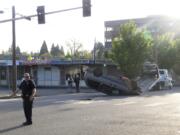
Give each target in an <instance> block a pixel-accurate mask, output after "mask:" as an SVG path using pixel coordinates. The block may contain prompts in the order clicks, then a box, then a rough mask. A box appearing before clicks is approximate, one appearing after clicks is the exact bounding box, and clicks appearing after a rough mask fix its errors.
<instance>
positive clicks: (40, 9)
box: [37, 6, 45, 24]
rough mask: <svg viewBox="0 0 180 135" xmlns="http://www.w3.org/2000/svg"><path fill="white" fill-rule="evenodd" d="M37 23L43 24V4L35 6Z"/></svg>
mask: <svg viewBox="0 0 180 135" xmlns="http://www.w3.org/2000/svg"><path fill="white" fill-rule="evenodd" d="M37 16H38V24H45V9H44V6H38V7H37Z"/></svg>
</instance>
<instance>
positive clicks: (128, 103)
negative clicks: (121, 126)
mask: <svg viewBox="0 0 180 135" xmlns="http://www.w3.org/2000/svg"><path fill="white" fill-rule="evenodd" d="M135 103H137V102H124V103H123V102H122V103H118V104H114V105H131V104H135Z"/></svg>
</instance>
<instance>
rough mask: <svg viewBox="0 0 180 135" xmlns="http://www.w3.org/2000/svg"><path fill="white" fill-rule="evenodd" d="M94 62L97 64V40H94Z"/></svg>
mask: <svg viewBox="0 0 180 135" xmlns="http://www.w3.org/2000/svg"><path fill="white" fill-rule="evenodd" d="M93 61H94V64H95V63H96V38H95V40H94V49H93Z"/></svg>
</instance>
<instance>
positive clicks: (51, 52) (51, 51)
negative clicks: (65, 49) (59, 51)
mask: <svg viewBox="0 0 180 135" xmlns="http://www.w3.org/2000/svg"><path fill="white" fill-rule="evenodd" d="M55 50H56V49H55V46H54V43H53V44H52V46H51V50H50V54H51V55H52V56H53V57H54V56H55Z"/></svg>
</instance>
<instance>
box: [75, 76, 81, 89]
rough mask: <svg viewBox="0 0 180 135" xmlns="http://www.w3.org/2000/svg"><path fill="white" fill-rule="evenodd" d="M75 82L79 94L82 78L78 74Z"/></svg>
mask: <svg viewBox="0 0 180 135" xmlns="http://www.w3.org/2000/svg"><path fill="white" fill-rule="evenodd" d="M74 82H75V85H76V92H79V82H80V77H79V75H78V74H76V75H75V78H74Z"/></svg>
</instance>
